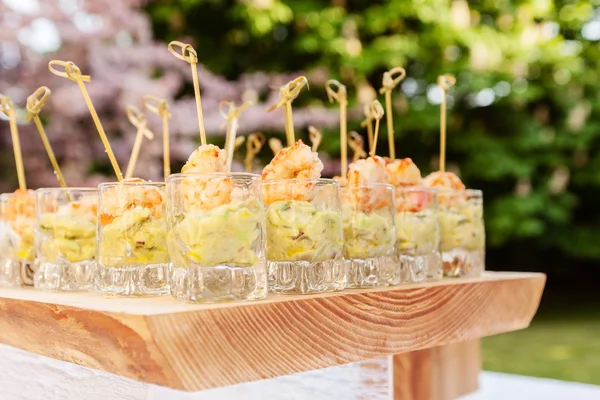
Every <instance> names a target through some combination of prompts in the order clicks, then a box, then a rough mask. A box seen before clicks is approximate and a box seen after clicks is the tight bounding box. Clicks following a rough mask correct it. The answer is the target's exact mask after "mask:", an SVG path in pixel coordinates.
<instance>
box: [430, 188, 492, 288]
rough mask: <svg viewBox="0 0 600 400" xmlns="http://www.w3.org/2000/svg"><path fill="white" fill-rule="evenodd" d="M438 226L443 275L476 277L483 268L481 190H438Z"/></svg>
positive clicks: (483, 246)
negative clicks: (439, 229)
mask: <svg viewBox="0 0 600 400" xmlns="http://www.w3.org/2000/svg"><path fill="white" fill-rule="evenodd" d="M438 198H439V203H440V212H439V220H440V228H441V244H440V249H441V251H442V260H443V266H444V275H445V276H447V277H465V276H466V277H477V276H479V275H481V273H482V272H483V271H484V270H485V227H484V222H483V193H482V192H481V191H480V190H463V191H440V192H438Z"/></svg>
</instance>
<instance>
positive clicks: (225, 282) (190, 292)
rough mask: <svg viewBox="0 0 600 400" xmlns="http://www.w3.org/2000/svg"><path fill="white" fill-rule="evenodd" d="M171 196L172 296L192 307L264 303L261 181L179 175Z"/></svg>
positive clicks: (171, 181) (239, 176)
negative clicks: (200, 303)
mask: <svg viewBox="0 0 600 400" xmlns="http://www.w3.org/2000/svg"><path fill="white" fill-rule="evenodd" d="M167 193H168V198H169V207H168V208H169V210H168V221H169V240H168V249H169V255H170V256H171V295H172V296H173V297H175V298H178V299H180V300H186V301H192V302H215V301H226V300H241V301H244V300H259V299H264V298H266V297H267V289H268V285H267V265H266V258H265V252H266V249H265V235H266V234H265V222H264V221H265V215H264V205H263V202H262V196H261V192H260V176H258V175H254V174H245V173H230V174H227V173H214V174H175V175H171V176H170V177H169V179H168V183H167Z"/></svg>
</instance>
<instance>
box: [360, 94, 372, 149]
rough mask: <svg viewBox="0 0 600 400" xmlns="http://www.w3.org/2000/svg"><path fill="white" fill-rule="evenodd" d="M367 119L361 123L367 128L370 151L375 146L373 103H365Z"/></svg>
mask: <svg viewBox="0 0 600 400" xmlns="http://www.w3.org/2000/svg"><path fill="white" fill-rule="evenodd" d="M364 115H365V119H364V120H363V121H362V122H361V123H360V126H361V128H367V139H368V140H369V152H370V151H371V149H372V148H373V116H372V115H371V104H365V107H364Z"/></svg>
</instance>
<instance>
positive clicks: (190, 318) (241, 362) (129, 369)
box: [0, 272, 546, 391]
mask: <svg viewBox="0 0 600 400" xmlns="http://www.w3.org/2000/svg"><path fill="white" fill-rule="evenodd" d="M545 281H546V277H545V275H543V274H534V273H492V272H488V273H486V274H485V275H484V276H483V277H481V278H478V279H448V280H443V281H440V282H430V283H423V284H414V285H404V286H397V287H392V288H385V289H366V290H348V291H344V292H340V293H329V294H322V295H309V296H271V297H269V298H268V299H267V300H263V301H259V302H251V303H220V304H207V305H196V304H187V303H182V302H179V301H176V300H174V299H172V298H170V297H155V298H103V297H101V296H99V295H96V294H93V293H42V292H37V291H35V290H33V289H0V343H3V344H7V345H9V346H13V347H16V348H20V349H23V350H26V351H29V352H32V353H36V354H40V355H43V356H47V357H51V358H55V359H58V360H63V361H68V362H72V363H75V364H79V365H82V366H86V367H90V368H94V369H98V370H102V371H106V372H109V373H113V374H116V375H120V376H123V377H127V378H132V379H135V380H138V381H141V382H145V383H151V384H156V385H160V386H165V387H170V388H173V389H179V390H185V391H196V390H204V389H210V388H216V387H221V386H228V385H234V384H239V383H243V382H250V381H255V380H260V379H267V378H274V377H278V376H282V375H289V374H293V373H296V372H302V371H309V370H316V369H320V368H325V367H330V366H335V365H340V364H346V363H351V362H356V361H361V360H366V359H372V358H377V357H382V356H387V355H394V354H401V353H407V352H413V353H411V354H410V357H409V358H406V357H404V356H402V355H400V356H395V363H396V364H397V365H396V367H397V369H398V370H402V369H403V368H408V367H410V365H411V364H413V363H415V362H417V363H418V362H422V361H420V360H421V359H422V357H420V356H419V354H420V353H419V352H418V351H420V350H424V349H430V348H433V347H440V346H446V345H452V344H454V343H458V342H467V341H470V340H473V339H478V338H481V337H484V336H489V335H493V334H497V333H502V332H507V331H513V330H518V329H522V328H526V327H527V326H528V325H529V323H530V321H531V319H532V318H533V316H534V314H535V312H536V310H537V308H538V305H539V301H540V298H541V295H542V292H543V288H544V285H545ZM407 356H408V355H407ZM415 357H416V358H415ZM432 357H433V355H432V353H427V358H426V362H431V360H433V358H432ZM436 357H437V356H436ZM423 359H424V358H423Z"/></svg>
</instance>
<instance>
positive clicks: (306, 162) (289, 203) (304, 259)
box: [262, 140, 347, 294]
mask: <svg viewBox="0 0 600 400" xmlns="http://www.w3.org/2000/svg"><path fill="white" fill-rule="evenodd" d="M322 170H323V164H322V163H321V160H319V157H318V154H317V153H315V152H313V151H312V150H311V148H310V147H308V146H307V145H305V144H304V143H302V141H301V140H298V141H297V142H296V143H295V144H294V145H293V146H291V147H286V148H283V149H281V150H280V151H279V152H278V153H277V155H276V156H275V158H274V159H273V160H272V161H271V163H270V164H269V165H267V166H266V167H265V168H264V170H263V174H262V179H263V182H262V193H263V198H264V201H265V204H266V232H267V261H268V270H269V288H270V290H271V291H273V292H275V293H285V294H306V293H321V292H327V291H334V290H342V289H344V288H345V287H346V278H347V276H346V267H345V262H344V258H343V250H344V233H343V220H342V214H341V208H340V189H339V184H338V183H337V182H336V181H334V180H331V179H321V178H320V176H321V171H322Z"/></svg>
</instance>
